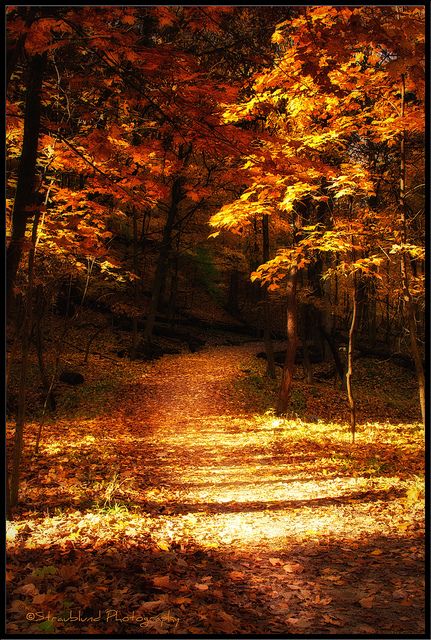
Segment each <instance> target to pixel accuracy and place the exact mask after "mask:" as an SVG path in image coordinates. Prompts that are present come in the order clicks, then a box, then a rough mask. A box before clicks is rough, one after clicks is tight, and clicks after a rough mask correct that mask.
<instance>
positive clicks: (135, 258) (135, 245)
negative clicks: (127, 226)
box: [130, 207, 139, 360]
mask: <svg viewBox="0 0 431 640" xmlns="http://www.w3.org/2000/svg"><path fill="white" fill-rule="evenodd" d="M132 215H133V272H134V274H135V276H136V277H138V276H139V274H138V218H137V214H136V209H135V207H133V211H132ZM133 295H134V299H135V305H136V306H137V304H138V301H139V292H138V280H135V282H134V283H133ZM135 312H136V310H135ZM137 347H138V318H137V316H136V315H135V313H134V314H133V318H132V348H131V349H130V358H131V360H134V359H135V358H136V349H137Z"/></svg>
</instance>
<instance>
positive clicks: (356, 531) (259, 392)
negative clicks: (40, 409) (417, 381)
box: [7, 343, 424, 637]
mask: <svg viewBox="0 0 431 640" xmlns="http://www.w3.org/2000/svg"><path fill="white" fill-rule="evenodd" d="M261 349H262V345H261V344H258V343H249V344H245V345H242V346H231V347H228V346H224V347H221V346H219V347H208V348H206V349H205V350H202V351H200V352H198V353H195V354H179V355H173V356H165V357H163V358H162V359H161V360H159V361H157V362H155V363H153V364H151V365H149V364H148V363H142V362H139V361H134V362H130V361H126V360H118V361H117V362H116V366H115V367H113V366H112V361H111V360H108V359H100V360H99V359H98V358H92V359H91V361H90V363H89V365H88V367H86V368H85V378H86V382H85V385H82V386H81V387H80V388H79V389H76V388H71V389H70V390H69V392H68V394H67V393H66V391H64V392H63V396H62V407H63V408H62V412H61V411H59V412H58V413H57V414H56V416H55V418H54V419H52V420H49V421H47V422H46V423H45V424H44V428H43V434H42V445H41V452H40V453H39V455H37V456H34V455H33V454H32V450H33V449H34V443H35V439H36V434H37V433H38V430H39V426H40V425H39V423H38V422H37V421H35V422H33V423H31V424H29V426H28V441H27V446H26V450H25V455H26V458H25V464H23V470H22V505H23V506H22V509H21V511H20V512H19V513H17V516H16V518H15V520H14V521H13V522H12V523H11V526H10V527H9V529H8V553H9V558H10V561H9V563H8V576H7V581H8V591H9V601H8V606H9V616H10V617H9V631H10V633H16V634H22V633H27V635H28V636H32V635H33V634H40V633H41V632H49V633H57V632H59V633H63V634H67V635H68V636H70V635H71V634H72V635H75V634H76V635H79V634H81V633H83V632H85V633H93V634H94V633H97V634H104V637H105V636H107V635H110V634H120V635H121V636H128V635H130V634H131V633H132V634H136V633H138V634H139V633H144V634H154V633H156V634H160V635H161V636H162V637H166V636H170V635H175V634H192V635H194V634H197V635H204V634H213V635H216V636H217V637H219V636H222V635H223V634H235V635H243V634H248V635H250V636H252V637H254V636H255V637H259V636H261V635H267V634H280V635H281V636H282V637H286V636H289V635H294V636H298V635H300V634H308V635H310V634H312V635H314V636H317V637H319V636H323V637H324V636H327V635H330V634H333V633H337V634H341V635H343V636H344V635H347V636H350V635H357V634H365V635H366V636H369V637H376V636H377V635H380V634H386V635H388V636H391V635H399V634H410V635H412V636H414V635H415V634H416V635H417V636H418V637H419V635H421V634H422V633H423V628H422V621H423V620H424V614H423V607H424V584H423V583H424V568H423V553H424V542H423V541H424V521H423V520H424V518H423V515H424V514H423V484H422V483H423V480H422V478H423V462H424V453H423V442H424V437H423V430H422V428H421V427H420V425H418V424H417V422H415V421H414V419H413V420H411V421H410V422H408V420H405V421H404V423H403V424H398V423H397V422H396V421H393V422H390V421H388V420H387V414H382V413H380V414H379V405H378V401H377V400H378V399H373V401H369V402H368V400H367V402H368V404H369V405H370V406H369V407H368V409H369V411H370V414H371V415H374V416H380V417H379V418H376V417H375V418H374V421H373V422H372V423H367V424H365V420H364V422H363V423H361V424H360V425H359V426H358V433H357V441H356V444H355V445H354V446H352V444H351V443H350V437H349V433H348V426H347V423H346V419H345V416H346V411H345V400H344V399H343V398H342V397H340V393H339V392H338V390H337V389H336V388H334V387H333V386H332V384H331V383H327V382H326V383H325V382H322V383H317V382H316V384H314V385H307V384H305V382H304V381H303V380H301V371H300V370H298V371H297V375H296V377H295V383H294V393H293V400H295V402H296V406H297V408H298V411H299V410H300V409H301V407H302V409H301V411H302V413H301V415H302V419H301V418H300V417H298V416H296V417H295V416H294V414H292V415H293V416H294V417H293V418H292V419H286V420H282V419H279V418H277V417H275V416H274V414H273V413H272V412H271V411H267V412H266V413H265V410H264V409H262V407H264V406H270V400H271V397H272V393H273V392H274V394H275V388H276V385H273V386H272V389H273V391H271V385H270V384H269V383H268V381H265V380H264V379H263V377H262V375H263V372H264V368H265V363H264V362H263V361H261V360H257V359H256V357H255V355H256V353H257V352H258V351H259V350H261ZM81 356H82V354H80V355H79V357H81ZM378 366H379V365H378V364H376V363H375V362H373V363H372V367H373V375H374V373H376V375H378V376H379V381H380V380H381V379H382V376H381V373H382V371H385V369H384V368H383V367H384V366H386V365H380V369H378ZM376 369H377V372H375V370H376ZM366 373H367V369H364V377H363V378H362V381H361V385H362V386H361V388H360V391H361V392H362V394H363V395H362V397H363V398H367V397H368V398H369V397H370V396H366V392H367V389H368V387H367V380H369V379H370V378H367V377H365V374H366ZM389 376H390V377H389ZM395 377H396V375H395V372H394V371H393V370H392V369H389V370H388V375H387V377H386V379H389V380H390V384H392V385H393V383H394V378H395ZM358 378H359V375H358V377H357V378H356V380H357V381H358ZM402 380H403V381H404V380H405V378H404V377H403V378H402ZM357 384H359V383H358V382H357ZM404 384H405V382H404ZM373 389H374V387H373ZM394 389H395V390H396V389H397V387H393V386H392V387H391V390H392V391H393V390H394ZM406 393H408V391H407V392H406ZM264 394H267V396H268V397H266V396H264ZM295 394H296V395H295ZM373 394H374V397H375V395H376V394H375V391H373ZM358 395H359V394H358ZM270 396H271V397H270ZM298 400H301V403H299V402H298ZM383 401H384V395H383V393H382V399H381V402H383ZM68 403H69V404H68ZM292 404H293V406H295V403H294V402H293V403H292ZM364 404H365V402H364ZM364 404H363V405H362V407H361V412H360V413H361V417H362V418H363V416H364V415H365V409H364ZM380 406H381V405H380ZM259 407H260V408H259ZM310 415H318V416H322V417H323V419H322V420H321V421H319V422H317V421H315V422H307V419H306V416H310ZM325 416H326V418H325ZM383 416H384V417H383ZM9 437H11V434H10V435H9ZM70 612H72V613H70ZM77 612H80V615H81V616H82V617H83V618H84V619H80V618H78V617H77ZM36 613H37V615H36ZM39 613H40V616H41V617H39ZM53 613H54V615H55V616H57V618H58V619H56V620H54V621H53V620H52V614H53ZM72 618H73V619H72Z"/></svg>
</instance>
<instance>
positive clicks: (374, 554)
mask: <svg viewBox="0 0 431 640" xmlns="http://www.w3.org/2000/svg"><path fill="white" fill-rule="evenodd" d="M382 553H383V551H382V549H374V551H371V555H372V556H381V555H382Z"/></svg>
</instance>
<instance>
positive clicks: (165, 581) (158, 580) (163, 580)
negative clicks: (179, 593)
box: [153, 576, 170, 588]
mask: <svg viewBox="0 0 431 640" xmlns="http://www.w3.org/2000/svg"><path fill="white" fill-rule="evenodd" d="M153 584H154V586H156V587H166V588H168V587H169V586H170V581H169V576H155V577H154V578H153Z"/></svg>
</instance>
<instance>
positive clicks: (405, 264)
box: [400, 74, 426, 425]
mask: <svg viewBox="0 0 431 640" xmlns="http://www.w3.org/2000/svg"><path fill="white" fill-rule="evenodd" d="M405 92H406V80H405V76H404V74H402V75H401V117H404V111H405ZM405 193H406V133H405V131H403V132H402V134H401V172H400V217H401V242H402V244H405V243H406V242H407V219H406V206H405ZM400 266H401V284H402V291H403V300H404V304H405V309H406V312H407V323H408V329H409V335H410V346H411V351H412V356H413V360H414V362H415V367H416V376H417V379H418V388H419V402H420V407H421V415H422V422H423V423H424V425H425V413H426V410H425V402H426V401H425V373H424V367H423V364H422V358H421V355H420V352H419V347H418V337H417V326H416V318H415V306H414V300H413V297H412V294H411V291H410V270H411V261H410V255H409V253H407V252H406V251H405V252H403V253H402V254H401V261H400Z"/></svg>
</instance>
